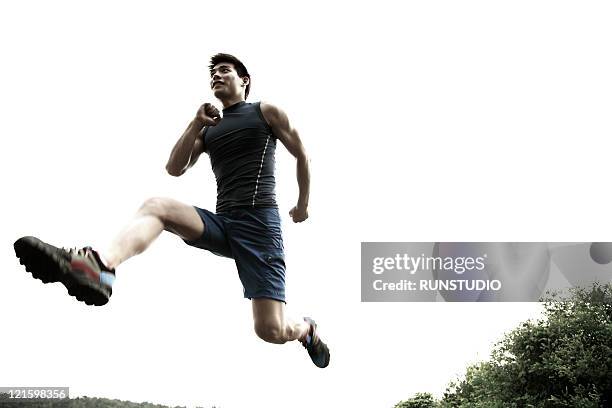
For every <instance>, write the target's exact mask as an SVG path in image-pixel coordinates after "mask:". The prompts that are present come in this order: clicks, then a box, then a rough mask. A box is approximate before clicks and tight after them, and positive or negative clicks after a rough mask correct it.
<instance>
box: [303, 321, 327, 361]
mask: <svg viewBox="0 0 612 408" xmlns="http://www.w3.org/2000/svg"><path fill="white" fill-rule="evenodd" d="M304 321H306V323H308V324H309V325H310V330H308V334H307V335H306V338H305V339H304V340H302V341H301V342H302V345H303V346H304V347H305V348H306V351H308V355H309V356H310V358H311V360H312V362H313V363H314V364H315V365H316V366H317V367H319V368H325V367H327V366H328V365H329V348H328V347H327V345H326V344H325V343H323V341H322V340H321V338H320V337H319V335H318V334H317V324H316V323H315V321H314V320H312V319H311V318H310V317H305V318H304Z"/></svg>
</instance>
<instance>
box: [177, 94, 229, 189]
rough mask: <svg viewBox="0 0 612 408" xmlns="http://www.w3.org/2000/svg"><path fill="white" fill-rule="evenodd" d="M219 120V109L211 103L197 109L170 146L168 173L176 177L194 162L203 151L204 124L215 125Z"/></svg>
mask: <svg viewBox="0 0 612 408" xmlns="http://www.w3.org/2000/svg"><path fill="white" fill-rule="evenodd" d="M219 120H221V118H220V114H219V111H218V110H217V108H215V107H214V106H213V105H211V104H209V103H205V104H204V105H202V106H201V107H200V109H198V112H197V114H196V117H195V118H194V119H193V120H192V121H191V123H190V124H189V126H187V129H186V130H185V132H184V133H183V135H182V136H181V137H180V139H179V140H178V141H177V142H176V144H175V145H174V147H173V148H172V152H171V153H170V158H169V159H168V163H167V164H166V171H167V172H168V174H170V175H171V176H175V177H178V176H180V175H182V174H183V173H185V172H186V171H187V169H189V168H190V167H191V166H193V165H194V164H195V162H196V161H197V160H198V157H199V156H200V154H202V152H203V151H204V141H203V140H202V130H203V129H204V126H206V125H208V126H215V125H216V124H217V123H219Z"/></svg>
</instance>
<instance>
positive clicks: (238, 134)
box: [203, 101, 277, 213]
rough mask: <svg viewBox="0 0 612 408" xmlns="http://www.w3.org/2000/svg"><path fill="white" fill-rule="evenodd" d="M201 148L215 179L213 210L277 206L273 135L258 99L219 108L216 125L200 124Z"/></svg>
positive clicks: (274, 141) (274, 140)
mask: <svg viewBox="0 0 612 408" xmlns="http://www.w3.org/2000/svg"><path fill="white" fill-rule="evenodd" d="M203 139H204V151H205V152H206V153H208V155H209V156H210V164H211V166H212V170H213V173H214V174H215V178H216V180H217V213H219V212H223V211H227V210H230V209H233V208H238V207H275V208H276V207H277V205H276V194H275V184H276V183H275V179H274V152H275V151H276V138H275V137H274V135H273V134H272V129H271V128H270V126H268V124H267V123H266V120H265V119H264V117H263V114H262V113H261V109H260V107H259V102H256V103H247V102H245V101H241V102H238V103H237V104H234V105H232V106H229V107H227V108H225V109H223V118H222V119H221V121H220V122H219V123H218V124H217V125H216V126H209V127H206V128H204V137H203Z"/></svg>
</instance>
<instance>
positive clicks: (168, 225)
mask: <svg viewBox="0 0 612 408" xmlns="http://www.w3.org/2000/svg"><path fill="white" fill-rule="evenodd" d="M152 200H156V201H158V202H157V203H156V204H157V205H160V206H162V207H163V222H164V229H165V230H166V231H169V232H172V233H173V234H176V235H178V236H179V237H181V238H182V239H184V240H188V241H190V240H195V239H198V238H199V237H201V236H202V234H203V233H204V229H205V228H206V226H205V225H204V222H203V221H202V218H201V217H200V215H199V214H198V212H197V211H196V209H195V208H194V207H193V206H192V205H188V204H184V203H181V202H180V201H177V200H174V199H172V198H166V197H164V198H155V199H152ZM154 205H155V204H154Z"/></svg>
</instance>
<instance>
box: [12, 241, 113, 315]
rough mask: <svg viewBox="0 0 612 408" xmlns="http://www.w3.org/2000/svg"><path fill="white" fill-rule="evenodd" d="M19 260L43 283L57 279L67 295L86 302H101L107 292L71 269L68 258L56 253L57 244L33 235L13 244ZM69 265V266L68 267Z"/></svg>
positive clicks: (106, 298)
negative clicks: (54, 244) (66, 291)
mask: <svg viewBox="0 0 612 408" xmlns="http://www.w3.org/2000/svg"><path fill="white" fill-rule="evenodd" d="M13 247H14V248H15V254H16V255H17V258H19V263H20V264H22V265H24V266H25V268H26V271H28V272H30V273H31V274H32V276H33V277H34V278H36V279H39V280H41V281H42V282H43V283H45V284H46V283H53V282H61V283H62V284H63V285H64V286H65V287H66V289H67V290H68V294H69V295H70V296H73V297H75V298H76V299H77V300H79V301H81V302H85V303H86V304H87V305H90V306H91V305H94V306H102V305H105V304H106V303H108V299H109V297H110V294H108V293H107V292H106V291H105V289H104V288H102V287H100V286H97V285H96V284H95V283H93V282H92V281H91V280H90V279H88V278H87V277H86V276H85V273H84V272H83V271H81V270H79V269H72V268H71V265H70V262H69V260H68V259H66V258H64V257H62V256H60V255H59V252H60V250H59V248H56V247H54V246H53V245H50V244H47V243H45V242H43V241H41V240H40V239H38V238H36V237H23V238H19V239H18V240H17V241H15V244H14V245H13ZM71 269H72V270H71Z"/></svg>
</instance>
